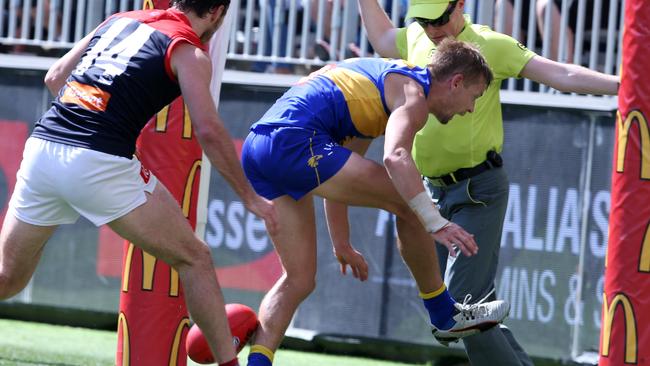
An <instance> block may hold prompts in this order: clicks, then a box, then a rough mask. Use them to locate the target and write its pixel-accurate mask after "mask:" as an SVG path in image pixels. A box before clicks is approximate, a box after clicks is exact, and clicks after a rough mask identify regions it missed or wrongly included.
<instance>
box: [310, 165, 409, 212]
mask: <svg viewBox="0 0 650 366" xmlns="http://www.w3.org/2000/svg"><path fill="white" fill-rule="evenodd" d="M313 192H314V194H316V195H319V196H321V197H325V198H328V199H332V200H334V201H338V202H343V203H346V204H348V205H352V206H365V207H376V208H381V209H385V210H388V211H391V212H393V213H398V212H396V211H399V210H401V209H404V208H405V207H408V206H406V203H405V202H404V200H403V199H402V197H401V196H400V195H399V193H398V192H397V190H396V189H395V186H394V185H393V182H392V181H391V179H390V177H389V176H388V173H387V172H386V169H385V168H384V167H383V166H382V165H380V164H378V163H376V162H374V161H372V160H369V159H366V158H364V157H362V156H360V155H359V154H357V153H352V155H350V158H349V159H348V160H347V162H346V163H345V165H343V168H341V169H340V170H339V171H338V172H337V173H336V174H335V175H334V176H333V177H332V178H330V179H328V180H327V181H326V182H324V183H323V184H321V185H320V186H318V187H317V188H316V189H314V191H313Z"/></svg>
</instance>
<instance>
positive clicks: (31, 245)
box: [0, 213, 57, 284]
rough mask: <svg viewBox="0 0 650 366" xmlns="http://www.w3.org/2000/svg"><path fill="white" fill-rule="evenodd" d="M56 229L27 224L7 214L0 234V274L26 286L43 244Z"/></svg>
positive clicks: (54, 227)
mask: <svg viewBox="0 0 650 366" xmlns="http://www.w3.org/2000/svg"><path fill="white" fill-rule="evenodd" d="M56 228H57V226H37V225H32V224H28V223H26V222H23V221H20V220H19V219H17V218H16V217H15V216H14V215H12V214H11V213H7V215H6V216H5V219H4V223H3V224H2V231H1V232H0V270H1V272H2V274H4V275H6V276H8V277H9V278H10V279H12V280H15V281H22V282H24V283H25V284H26V283H27V281H29V279H30V278H31V276H32V274H33V273H34V269H35V268H36V265H37V264H38V261H39V259H40V257H41V254H42V252H43V246H44V245H45V242H47V239H49V238H50V236H52V233H54V230H56Z"/></svg>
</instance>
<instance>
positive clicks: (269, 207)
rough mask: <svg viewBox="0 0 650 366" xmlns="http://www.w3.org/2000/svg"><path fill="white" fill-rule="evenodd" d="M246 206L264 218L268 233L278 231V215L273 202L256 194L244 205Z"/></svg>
mask: <svg viewBox="0 0 650 366" xmlns="http://www.w3.org/2000/svg"><path fill="white" fill-rule="evenodd" d="M246 208H247V209H248V210H249V211H251V212H252V213H254V214H255V215H257V216H259V217H261V218H262V220H264V223H265V224H266V230H267V231H268V232H269V234H271V235H273V234H275V233H276V232H277V231H278V216H277V213H276V212H275V207H274V206H273V202H271V201H269V200H267V199H265V198H263V197H260V196H256V197H255V198H254V199H252V200H251V201H250V203H248V204H247V205H246Z"/></svg>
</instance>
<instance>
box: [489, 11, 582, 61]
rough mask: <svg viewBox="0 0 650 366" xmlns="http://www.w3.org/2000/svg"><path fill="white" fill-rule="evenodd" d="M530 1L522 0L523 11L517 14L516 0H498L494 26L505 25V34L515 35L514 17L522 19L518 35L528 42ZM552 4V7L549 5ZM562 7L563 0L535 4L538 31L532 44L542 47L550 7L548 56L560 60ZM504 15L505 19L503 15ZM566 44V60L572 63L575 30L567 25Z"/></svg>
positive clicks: (525, 42)
mask: <svg viewBox="0 0 650 366" xmlns="http://www.w3.org/2000/svg"><path fill="white" fill-rule="evenodd" d="M530 3H531V2H530V1H529V0H522V1H521V13H518V14H515V9H514V2H513V0H496V1H495V3H494V28H495V29H497V30H500V29H499V27H500V26H501V25H503V29H502V30H500V31H502V32H503V33H504V34H507V35H509V36H511V37H515V35H516V34H515V33H517V32H516V29H515V24H514V22H513V21H514V19H516V18H517V17H518V18H519V21H520V23H519V24H520V27H519V29H518V32H519V34H518V37H516V38H517V39H518V40H519V41H520V42H521V43H524V44H528V45H530V43H529V40H528V24H529V19H530V15H529V14H530ZM549 6H550V7H549ZM561 8H562V0H537V2H536V4H535V19H536V22H537V32H535V40H534V42H533V44H532V46H533V47H535V48H541V47H542V45H543V44H542V40H543V38H544V19H545V16H546V9H550V12H551V41H550V42H551V45H550V48H549V51H550V54H549V55H548V57H549V58H550V59H552V60H554V61H560V60H558V55H559V52H558V51H559V44H560V41H559V40H560V36H561V35H560V20H561V15H560V9H561ZM502 15H503V19H502V18H501V16H502ZM566 37H567V38H566V41H565V45H566V47H567V49H566V50H565V53H564V57H565V60H563V61H566V62H569V63H571V62H572V60H573V30H572V29H570V28H569V27H567V33H566Z"/></svg>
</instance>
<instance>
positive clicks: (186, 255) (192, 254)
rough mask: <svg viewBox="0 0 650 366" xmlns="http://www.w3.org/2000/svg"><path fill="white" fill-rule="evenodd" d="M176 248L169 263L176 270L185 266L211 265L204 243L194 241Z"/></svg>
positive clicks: (207, 249) (208, 252)
mask: <svg viewBox="0 0 650 366" xmlns="http://www.w3.org/2000/svg"><path fill="white" fill-rule="evenodd" d="M178 248H179V250H177V251H176V252H175V253H174V258H172V259H171V260H170V262H171V263H169V264H170V265H171V266H172V267H174V268H175V269H176V270H178V269H179V268H180V267H185V266H197V265H210V266H211V265H212V255H211V253H210V248H209V247H208V246H207V244H205V243H204V242H202V241H200V240H198V239H196V240H192V241H190V242H188V243H184V244H183V245H179V246H178Z"/></svg>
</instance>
